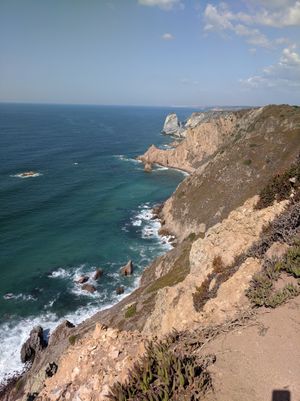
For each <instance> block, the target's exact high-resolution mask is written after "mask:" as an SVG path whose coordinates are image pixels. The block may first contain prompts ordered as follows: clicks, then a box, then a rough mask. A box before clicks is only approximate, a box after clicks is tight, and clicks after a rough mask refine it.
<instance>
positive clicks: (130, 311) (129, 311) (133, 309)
mask: <svg viewBox="0 0 300 401" xmlns="http://www.w3.org/2000/svg"><path fill="white" fill-rule="evenodd" d="M135 314H136V304H133V305H130V306H129V307H128V308H127V309H126V312H125V318H126V319H128V318H130V317H133V316H134V315H135Z"/></svg>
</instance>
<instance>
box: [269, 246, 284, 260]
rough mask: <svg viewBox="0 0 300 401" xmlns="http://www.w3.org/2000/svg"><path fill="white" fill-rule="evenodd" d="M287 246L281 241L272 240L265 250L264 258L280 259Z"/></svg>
mask: <svg viewBox="0 0 300 401" xmlns="http://www.w3.org/2000/svg"><path fill="white" fill-rule="evenodd" d="M288 249H289V246H288V245H287V244H282V243H281V242H274V243H273V244H272V245H271V246H270V248H269V249H268V250H267V252H266V258H267V259H269V260H280V259H282V258H283V256H284V255H285V254H286V252H287V250H288Z"/></svg>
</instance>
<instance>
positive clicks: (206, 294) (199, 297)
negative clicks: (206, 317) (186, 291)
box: [192, 275, 212, 312]
mask: <svg viewBox="0 0 300 401" xmlns="http://www.w3.org/2000/svg"><path fill="white" fill-rule="evenodd" d="M211 280H212V275H209V276H208V277H207V279H206V280H204V281H203V283H202V284H201V286H200V287H196V292H194V293H193V294H192V295H193V303H194V308H195V310H196V311H197V312H200V311H201V309H202V308H203V306H204V305H205V304H206V302H207V301H208V300H209V299H210V291H209V285H210V283H211Z"/></svg>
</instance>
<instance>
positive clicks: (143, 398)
mask: <svg viewBox="0 0 300 401" xmlns="http://www.w3.org/2000/svg"><path fill="white" fill-rule="evenodd" d="M170 345H171V343H170V340H167V341H165V342H152V343H150V344H148V346H147V348H146V354H145V356H144V357H143V358H142V359H141V360H140V361H139V362H137V363H136V364H135V365H134V367H133V369H132V370H131V371H130V372H129V376H128V377H129V378H128V381H127V382H126V383H125V384H121V383H119V382H118V383H115V384H114V385H113V387H111V389H110V393H109V394H108V399H110V400H112V401H136V400H139V401H169V400H174V401H175V400H178V401H179V400H186V399H189V400H191V401H192V400H194V401H196V400H199V399H200V394H203V392H204V391H205V390H206V389H207V388H208V387H209V386H210V376H209V374H208V373H207V372H206V371H205V369H204V368H203V367H202V366H201V364H199V363H197V360H196V357H195V356H193V355H181V354H180V353H179V352H178V353H176V352H175V351H173V350H171V349H170ZM187 395H188V398H186V396H187Z"/></svg>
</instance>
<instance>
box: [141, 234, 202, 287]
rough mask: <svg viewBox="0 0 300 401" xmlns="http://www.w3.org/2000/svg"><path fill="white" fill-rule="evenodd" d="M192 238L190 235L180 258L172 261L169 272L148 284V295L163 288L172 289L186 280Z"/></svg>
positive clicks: (188, 270)
mask: <svg viewBox="0 0 300 401" xmlns="http://www.w3.org/2000/svg"><path fill="white" fill-rule="evenodd" d="M194 238H195V237H194V235H192V234H191V235H190V236H189V238H188V239H187V240H186V244H185V246H184V248H183V249H182V250H181V252H180V256H179V257H178V258H177V259H176V260H175V261H174V263H173V265H172V268H171V270H170V271H169V272H168V273H166V274H165V275H164V276H162V277H160V278H158V279H156V280H155V281H154V282H153V283H152V284H150V286H149V287H148V288H147V292H148V293H150V292H157V291H158V290H160V289H161V288H164V287H172V286H173V285H176V284H178V283H180V282H181V281H183V280H184V279H185V278H186V276H187V275H188V274H189V272H190V262H189V254H190V249H191V246H192V241H193V239H194Z"/></svg>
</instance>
